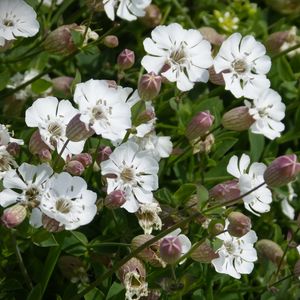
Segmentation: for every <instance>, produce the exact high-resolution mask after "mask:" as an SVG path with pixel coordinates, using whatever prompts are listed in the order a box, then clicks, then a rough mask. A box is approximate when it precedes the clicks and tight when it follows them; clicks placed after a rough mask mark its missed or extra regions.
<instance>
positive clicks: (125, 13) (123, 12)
mask: <svg viewBox="0 0 300 300" xmlns="http://www.w3.org/2000/svg"><path fill="white" fill-rule="evenodd" d="M151 1H152V0H103V5H104V10H105V13H106V15H107V16H108V17H109V18H110V19H111V20H112V21H113V20H114V19H115V7H116V6H117V4H119V5H118V9H117V16H118V17H120V18H121V19H124V20H127V21H133V20H136V19H137V17H143V16H144V15H145V8H146V7H147V6H149V5H150V4H151Z"/></svg>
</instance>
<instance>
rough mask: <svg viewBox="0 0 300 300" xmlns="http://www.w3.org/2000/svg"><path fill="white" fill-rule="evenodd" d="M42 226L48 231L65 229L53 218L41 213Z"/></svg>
mask: <svg viewBox="0 0 300 300" xmlns="http://www.w3.org/2000/svg"><path fill="white" fill-rule="evenodd" d="M42 223H43V227H44V228H45V229H46V230H47V231H49V232H60V231H63V230H64V229H65V226H64V225H62V226H60V223H59V222H58V221H56V220H55V219H52V218H50V217H48V216H47V215H44V214H43V215H42Z"/></svg>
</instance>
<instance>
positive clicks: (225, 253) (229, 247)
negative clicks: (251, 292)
mask: <svg viewBox="0 0 300 300" xmlns="http://www.w3.org/2000/svg"><path fill="white" fill-rule="evenodd" d="M227 223H228V221H227ZM217 238H218V239H220V240H222V241H223V245H222V246H221V247H220V248H219V249H218V250H217V251H216V252H217V253H218V254H219V257H218V258H215V259H213V260H212V261H211V262H212V264H213V265H214V267H215V269H216V271H217V272H218V273H223V274H228V275H230V276H232V277H234V278H237V279H240V278H241V274H250V273H251V272H252V270H253V267H254V263H253V262H255V261H256V260H257V253H256V250H255V248H254V247H253V244H254V243H255V242H256V241H257V236H256V233H255V232H254V231H253V230H250V231H249V232H248V233H246V234H245V235H244V236H242V237H240V238H237V237H233V236H231V235H230V234H229V233H228V232H224V233H222V234H219V235H218V236H217Z"/></svg>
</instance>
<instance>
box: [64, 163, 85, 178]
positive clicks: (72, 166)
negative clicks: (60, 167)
mask: <svg viewBox="0 0 300 300" xmlns="http://www.w3.org/2000/svg"><path fill="white" fill-rule="evenodd" d="M65 170H66V171H67V172H68V173H70V174H71V175H73V176H80V175H81V174H82V173H83V172H84V166H83V165H82V163H81V162H80V161H78V160H70V161H69V162H67V164H66V166H65Z"/></svg>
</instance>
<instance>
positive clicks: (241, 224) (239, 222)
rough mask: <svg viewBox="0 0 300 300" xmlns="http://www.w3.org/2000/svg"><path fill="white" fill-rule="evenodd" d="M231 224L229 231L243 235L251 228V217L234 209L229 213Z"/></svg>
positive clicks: (231, 233)
mask: <svg viewBox="0 0 300 300" xmlns="http://www.w3.org/2000/svg"><path fill="white" fill-rule="evenodd" d="M227 218H228V221H229V225H228V227H227V231H228V232H229V234H230V235H232V236H235V237H242V236H243V235H245V234H246V233H248V232H249V231H250V230H251V226H252V224H251V219H250V218H248V217H247V216H245V215H244V214H242V213H240V212H237V211H233V212H231V213H230V214H229V215H228V217H227Z"/></svg>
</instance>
